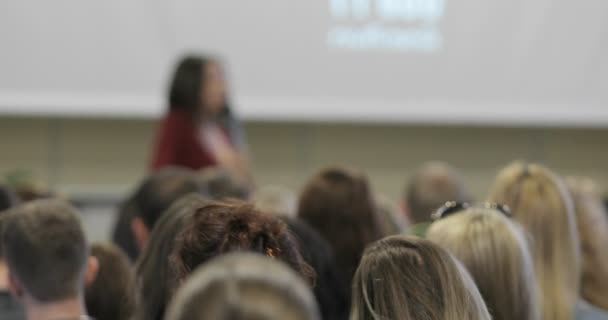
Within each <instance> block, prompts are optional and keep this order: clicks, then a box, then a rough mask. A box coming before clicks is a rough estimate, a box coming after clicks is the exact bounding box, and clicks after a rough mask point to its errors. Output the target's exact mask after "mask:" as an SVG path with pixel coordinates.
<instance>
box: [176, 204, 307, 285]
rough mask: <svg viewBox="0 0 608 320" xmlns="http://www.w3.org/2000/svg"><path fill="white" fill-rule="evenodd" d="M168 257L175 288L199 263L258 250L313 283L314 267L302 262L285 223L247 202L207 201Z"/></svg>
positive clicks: (197, 211)
mask: <svg viewBox="0 0 608 320" xmlns="http://www.w3.org/2000/svg"><path fill="white" fill-rule="evenodd" d="M175 241H176V242H175V247H174V249H173V252H172V254H171V256H170V257H169V259H170V262H171V263H170V264H171V266H172V268H173V272H172V274H173V276H174V279H173V280H174V289H175V288H177V287H178V286H179V285H180V284H181V283H182V282H183V281H184V280H185V279H186V278H187V277H188V275H190V274H191V273H192V272H193V271H194V270H195V269H196V268H197V267H198V266H199V265H201V264H204V263H205V262H207V261H209V260H211V259H212V258H214V257H216V256H219V255H222V254H225V253H228V252H235V251H247V252H255V253H259V254H262V255H265V256H268V257H271V258H274V259H279V260H281V261H283V262H285V263H287V264H288V265H289V266H291V267H292V268H293V269H294V270H295V271H296V272H298V273H299V274H300V275H301V276H303V277H304V279H305V280H307V281H308V282H309V283H312V282H314V277H315V275H314V270H313V269H312V268H311V267H310V266H309V265H308V264H307V263H306V262H305V261H304V259H303V258H302V255H301V254H300V250H299V247H298V244H297V242H296V240H295V239H294V237H293V236H292V235H291V234H290V232H289V231H288V228H287V225H286V224H285V222H283V221H282V220H280V219H279V218H277V217H274V216H272V215H270V214H266V213H263V212H261V211H258V210H257V209H255V207H254V206H253V205H251V204H248V203H246V202H242V201H237V200H231V201H223V202H208V203H206V204H205V205H203V206H201V207H200V208H198V209H197V210H196V211H195V212H194V215H193V216H192V221H191V223H190V224H188V225H187V226H186V227H185V228H184V229H183V230H182V231H181V232H180V233H179V234H178V236H177V238H176V240H175Z"/></svg>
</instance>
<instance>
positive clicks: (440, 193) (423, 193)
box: [402, 162, 471, 238]
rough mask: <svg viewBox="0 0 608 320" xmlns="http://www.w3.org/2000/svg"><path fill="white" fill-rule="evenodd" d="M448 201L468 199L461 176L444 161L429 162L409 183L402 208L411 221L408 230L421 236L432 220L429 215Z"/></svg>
mask: <svg viewBox="0 0 608 320" xmlns="http://www.w3.org/2000/svg"><path fill="white" fill-rule="evenodd" d="M447 201H456V202H460V203H463V202H471V195H470V193H469V190H468V189H467V188H466V186H465V184H464V182H463V180H462V178H461V177H460V175H458V173H457V172H456V171H455V170H454V169H453V168H451V167H450V166H449V165H447V164H445V163H443V162H429V163H427V164H425V165H424V166H423V167H422V168H420V169H419V170H418V171H417V172H416V173H415V174H414V176H413V177H412V179H411V180H410V181H409V182H408V184H407V186H406V188H405V194H404V198H403V204H402V207H403V211H404V213H405V216H406V217H407V220H408V221H409V223H410V228H409V231H408V233H409V234H412V235H415V236H418V237H422V238H424V236H425V235H426V230H427V229H428V227H429V226H430V223H431V214H432V213H433V212H435V210H436V209H437V208H439V207H441V206H442V205H443V204H444V203H446V202H447Z"/></svg>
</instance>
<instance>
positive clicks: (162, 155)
mask: <svg viewBox="0 0 608 320" xmlns="http://www.w3.org/2000/svg"><path fill="white" fill-rule="evenodd" d="M168 103H169V111H168V113H167V114H166V115H165V117H164V119H163V120H162V121H161V124H160V128H159V132H158V136H157V140H156V145H155V147H154V155H153V158H152V163H151V167H152V169H153V170H158V169H160V168H162V167H166V166H181V167H187V168H191V169H194V170H198V169H203V168H206V167H213V166H221V167H224V168H226V169H228V170H229V171H230V172H232V173H233V174H234V175H235V176H236V177H238V178H240V179H243V180H244V181H249V179H250V176H249V168H248V163H247V158H246V155H245V141H244V135H243V131H242V127H241V125H240V123H239V122H238V121H237V120H236V119H235V118H234V117H233V115H232V112H231V110H230V107H229V101H228V94H227V85H226V80H225V77H224V74H223V72H222V68H221V65H220V64H219V62H218V61H217V60H214V59H212V58H208V57H204V56H186V57H184V58H183V59H182V60H181V61H180V62H179V63H178V65H177V68H176V70H175V73H174V75H173V79H172V81H171V85H170V88H169V101H168Z"/></svg>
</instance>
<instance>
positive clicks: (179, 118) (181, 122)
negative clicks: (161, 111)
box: [161, 110, 194, 128]
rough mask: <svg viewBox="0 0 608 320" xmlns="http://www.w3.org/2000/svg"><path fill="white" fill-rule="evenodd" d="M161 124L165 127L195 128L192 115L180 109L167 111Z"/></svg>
mask: <svg viewBox="0 0 608 320" xmlns="http://www.w3.org/2000/svg"><path fill="white" fill-rule="evenodd" d="M161 125H162V126H163V127H165V128H176V127H181V128H185V127H192V128H194V123H193V122H192V117H191V116H190V114H188V113H187V112H184V111H179V110H171V111H169V112H167V114H166V115H165V116H164V118H163V119H162V120H161Z"/></svg>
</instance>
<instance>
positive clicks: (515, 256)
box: [427, 206, 540, 320]
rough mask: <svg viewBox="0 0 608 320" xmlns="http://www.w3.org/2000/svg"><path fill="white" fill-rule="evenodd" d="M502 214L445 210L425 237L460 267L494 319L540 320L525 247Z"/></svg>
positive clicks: (484, 209) (515, 227)
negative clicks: (466, 271) (475, 285)
mask: <svg viewBox="0 0 608 320" xmlns="http://www.w3.org/2000/svg"><path fill="white" fill-rule="evenodd" d="M503 210H505V211H500V210H498V209H494V208H492V207H491V206H485V207H475V208H468V209H461V210H457V211H454V212H449V211H447V207H446V209H445V210H443V211H438V212H440V213H441V212H442V213H443V218H440V220H438V221H436V222H434V223H433V224H432V225H431V227H430V229H429V231H428V234H427V238H428V239H429V240H431V241H433V242H435V243H437V244H439V245H440V246H441V247H443V248H444V249H446V250H448V251H449V252H450V253H452V254H453V255H454V256H455V257H456V258H457V259H458V260H459V261H461V262H462V263H463V264H464V266H465V267H466V269H467V270H468V271H469V273H470V274H471V276H472V277H473V280H474V281H475V283H476V284H477V287H478V288H479V291H480V292H481V295H482V297H483V298H484V300H485V302H486V305H487V306H488V310H489V311H490V313H491V314H492V319H494V320H513V319H518V320H540V306H539V305H538V302H537V298H538V289H537V285H536V279H535V277H534V265H533V263H532V257H531V256H530V252H529V250H528V244H527V242H526V239H525V236H524V233H523V232H522V230H521V229H520V227H519V226H518V225H516V224H515V223H513V222H511V221H510V220H509V218H508V217H507V216H505V215H506V214H510V213H509V211H506V209H503ZM448 214H449V215H448ZM438 218H439V217H438Z"/></svg>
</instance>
